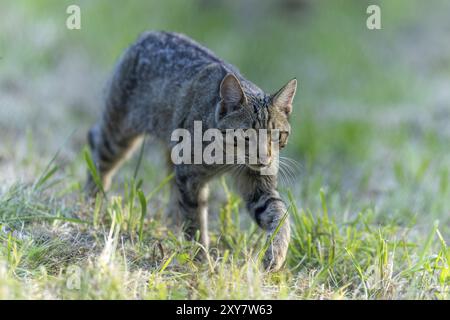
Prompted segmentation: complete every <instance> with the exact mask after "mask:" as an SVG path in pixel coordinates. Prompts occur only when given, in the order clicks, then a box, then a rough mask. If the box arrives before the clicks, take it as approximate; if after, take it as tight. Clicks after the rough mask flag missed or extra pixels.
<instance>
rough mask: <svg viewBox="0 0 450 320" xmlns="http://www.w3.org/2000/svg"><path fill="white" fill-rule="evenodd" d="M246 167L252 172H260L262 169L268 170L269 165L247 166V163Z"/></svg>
mask: <svg viewBox="0 0 450 320" xmlns="http://www.w3.org/2000/svg"><path fill="white" fill-rule="evenodd" d="M246 166H247V167H248V168H250V169H251V170H253V171H261V170H262V169H266V168H269V167H270V163H269V164H249V163H247V164H246Z"/></svg>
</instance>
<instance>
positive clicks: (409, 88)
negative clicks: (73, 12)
mask: <svg viewBox="0 0 450 320" xmlns="http://www.w3.org/2000/svg"><path fill="white" fill-rule="evenodd" d="M70 4H77V5H79V6H80V8H81V26H82V28H81V30H68V29H67V28H66V26H65V22H66V19H67V17H68V14H66V8H67V6H68V5H70ZM370 4H378V5H380V7H381V14H382V15H381V19H382V20H381V21H382V29H381V30H368V29H367V27H366V19H367V17H368V15H367V13H366V9H367V7H368V5H370ZM448 12H450V2H448V1H444V0H442V1H439V0H433V1H426V2H425V1H410V0H395V1H391V0H389V1H365V0H347V1H311V0H280V1H268V0H259V1H257V0H249V1H224V0H222V1H207V0H192V1H185V0H183V1H181V0H177V1H136V0H132V1H127V2H118V1H108V0H97V1H88V0H86V1H73V0H71V1H61V0H45V1H30V0H22V1H14V2H13V1H9V2H8V3H3V4H2V10H1V13H0V27H1V35H0V37H1V38H0V56H1V59H0V99H1V100H0V103H1V105H0V135H1V137H2V143H1V144H0V152H1V153H0V159H1V160H0V177H1V178H2V179H1V180H3V181H7V182H6V183H5V185H7V184H8V183H11V182H12V181H15V180H17V179H22V180H25V181H27V180H31V179H33V177H34V176H35V173H36V172H39V170H41V169H42V166H43V165H44V164H45V163H46V162H47V161H48V160H49V159H50V158H51V157H52V155H53V154H54V152H55V151H56V150H57V149H58V148H59V147H61V146H63V151H62V158H61V159H62V160H60V161H61V162H62V165H63V167H64V166H65V168H66V171H67V172H66V173H67V174H68V175H71V176H72V177H74V179H75V180H76V181H77V183H74V186H73V188H75V189H76V188H77V186H78V187H79V186H80V185H81V184H82V183H83V179H84V169H85V168H84V166H83V162H82V161H77V159H81V158H80V150H81V149H82V147H83V145H84V144H85V134H86V131H87V129H88V128H89V126H91V125H92V123H93V122H94V121H95V119H96V118H97V117H98V116H99V114H100V112H101V110H102V102H101V101H102V90H103V88H104V85H105V83H106V81H107V78H108V76H109V74H110V72H111V70H112V68H113V65H114V63H115V61H116V59H117V58H118V57H119V55H120V54H121V53H122V52H123V50H124V49H125V48H126V47H127V46H128V45H129V44H131V43H132V42H133V41H134V40H135V39H136V38H137V36H138V35H139V34H140V33H141V32H143V31H145V30H151V29H159V30H170V31H177V32H182V33H185V34H186V35H188V36H190V37H192V38H194V39H196V40H197V41H199V42H200V43H202V44H204V45H205V46H207V47H208V48H210V49H211V50H213V51H214V52H216V53H217V55H219V56H220V57H222V58H224V59H225V60H227V61H229V62H231V63H232V64H234V65H236V66H237V67H238V68H239V69H240V70H241V72H242V73H243V74H244V75H245V76H246V77H247V78H248V79H250V80H252V81H253V82H254V83H256V84H257V85H259V86H260V87H261V88H263V89H264V90H266V91H268V92H273V91H275V90H276V89H278V88H279V87H280V86H281V85H282V84H284V83H285V82H286V81H287V80H289V79H291V78H292V77H297V79H298V81H299V90H298V93H297V97H296V100H295V106H294V113H293V115H294V116H293V135H294V136H293V137H292V139H291V140H290V145H289V147H288V149H287V151H286V154H285V155H287V156H289V157H291V158H292V159H294V160H296V161H297V162H298V163H299V165H298V166H296V168H294V169H295V171H296V173H295V175H294V177H293V178H294V180H295V182H294V184H291V185H288V186H285V187H289V188H290V189H291V190H293V193H294V196H295V197H296V199H298V203H299V205H301V206H302V207H307V208H315V207H319V206H320V204H319V198H318V196H317V195H318V191H319V189H320V188H324V189H325V190H326V192H327V194H328V196H329V198H330V200H329V201H331V206H332V207H333V208H334V210H335V211H336V214H337V215H338V216H339V217H341V216H344V217H345V216H347V215H351V214H353V213H355V212H358V210H361V208H364V207H373V208H374V209H375V212H376V217H377V221H379V222H387V221H395V223H397V224H400V225H412V224H414V223H416V222H420V224H419V228H420V227H421V226H423V227H424V228H428V227H429V225H430V223H431V222H433V221H434V220H440V221H441V225H442V227H443V228H445V229H444V230H446V231H448V228H449V224H450V210H449V207H450V203H449V201H450V200H449V199H450V193H449V187H448V180H449V164H450V160H449V145H450V144H449V139H450V138H449V137H450V128H449V120H450V106H449V98H450V93H449V85H450V36H449V35H450V19H448ZM71 134H72V135H71ZM69 136H70V138H68V137H69ZM157 168H158V166H157V165H156V168H155V166H154V165H153V164H152V163H150V164H147V165H146V166H145V167H144V174H147V176H146V177H147V183H149V184H150V185H151V184H152V181H153V178H155V177H159V178H160V177H161V175H158V172H159V171H160V170H159V171H158V169H157ZM2 176H3V177H2ZM122 177H123V176H122ZM119 179H120V178H119ZM155 179H156V178H155ZM155 183H156V182H155ZM447 237H448V236H447Z"/></svg>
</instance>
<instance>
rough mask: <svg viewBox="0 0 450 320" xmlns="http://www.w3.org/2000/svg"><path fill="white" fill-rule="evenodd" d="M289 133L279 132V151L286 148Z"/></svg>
mask: <svg viewBox="0 0 450 320" xmlns="http://www.w3.org/2000/svg"><path fill="white" fill-rule="evenodd" d="M288 135H289V133H288V132H287V131H280V137H279V141H280V149H283V148H284V147H285V146H286V141H287V138H288Z"/></svg>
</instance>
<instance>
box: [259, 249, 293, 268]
mask: <svg viewBox="0 0 450 320" xmlns="http://www.w3.org/2000/svg"><path fill="white" fill-rule="evenodd" d="M286 254H287V245H286V246H284V245H274V244H271V245H270V246H269V248H268V249H267V251H266V253H265V255H264V258H263V261H262V262H263V266H264V269H265V270H266V271H268V272H276V271H278V270H280V269H281V267H282V266H283V263H284V261H285V260H286Z"/></svg>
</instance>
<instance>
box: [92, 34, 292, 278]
mask: <svg viewBox="0 0 450 320" xmlns="http://www.w3.org/2000/svg"><path fill="white" fill-rule="evenodd" d="M296 88H297V81H296V80H295V79H293V80H291V81H289V82H288V83H287V84H286V85H285V86H283V87H282V88H281V89H280V90H278V91H277V92H276V93H275V94H272V95H270V94H266V93H264V92H263V91H262V90H261V89H260V88H258V87H257V86H256V85H255V84H253V83H252V82H250V81H249V80H247V79H245V78H244V77H243V76H242V75H241V74H240V73H239V71H238V70H237V69H236V68H235V67H234V66H232V65H230V64H228V63H227V62H225V61H223V60H221V59H220V58H218V57H217V56H216V55H215V54H214V53H213V52H211V51H210V50H208V49H206V48H205V47H203V46H202V45H200V44H198V43H197V42H195V41H194V40H192V39H190V38H188V37H186V36H184V35H181V34H177V33H170V32H159V31H158V32H146V33H144V34H142V35H141V36H140V37H139V38H138V40H137V41H136V42H135V43H134V44H132V45H131V46H130V47H129V48H128V49H127V50H126V51H125V53H124V54H123V55H122V56H121V58H120V60H119V62H118V64H117V66H116V68H115V71H114V73H113V76H112V79H111V80H110V82H109V84H108V87H107V91H106V105H105V109H104V112H103V116H102V118H101V120H100V121H99V122H98V123H97V124H96V125H95V126H94V127H93V128H92V129H91V130H90V131H89V134H88V142H89V145H90V148H91V151H92V156H93V159H94V162H95V164H96V166H97V169H98V172H99V175H100V177H101V180H102V184H103V187H104V189H105V190H107V189H108V188H109V186H110V182H111V178H112V176H113V174H114V172H115V171H116V170H117V169H118V167H119V166H120V164H121V163H122V162H123V161H124V159H126V158H127V157H128V156H129V155H130V154H131V152H132V151H133V150H134V149H135V148H136V146H137V145H138V144H139V142H140V141H141V140H142V137H143V135H144V134H149V135H151V136H153V137H156V138H157V139H158V140H160V141H162V142H163V144H164V145H165V146H167V151H168V153H169V152H170V150H171V148H172V147H173V145H174V142H173V141H171V133H172V131H173V130H174V129H177V128H184V129H187V130H190V131H192V130H193V122H194V121H202V125H203V130H206V129H208V128H217V129H220V130H224V129H237V128H244V129H246V128H254V129H261V128H264V129H269V130H270V129H277V130H278V131H279V132H280V134H279V137H278V138H279V145H280V147H281V148H282V147H284V146H285V145H286V143H287V139H288V136H289V134H290V131H291V128H290V125H289V121H288V120H289V115H290V114H291V111H292V102H293V99H294V95H295V91H296ZM269 148H270V147H269ZM269 155H270V149H269ZM269 160H270V159H269ZM168 165H169V168H170V170H172V171H173V172H174V173H175V174H174V179H172V186H171V201H170V213H171V215H172V216H173V217H174V218H176V219H178V221H180V222H182V224H183V227H184V232H185V235H186V237H187V238H188V239H192V238H193V237H194V236H195V234H196V232H197V230H199V232H200V242H201V243H202V244H203V245H204V246H205V248H207V247H208V242H209V238H208V228H207V199H208V182H209V181H210V180H211V179H212V178H213V177H215V176H218V175H220V174H222V173H224V172H235V173H236V172H238V174H235V175H234V179H235V182H236V186H237V189H238V191H239V192H240V194H241V195H242V198H243V199H244V201H245V203H246V207H247V210H248V212H249V213H250V215H251V217H252V218H253V219H254V220H255V222H256V223H257V224H258V226H259V227H261V228H262V229H264V230H266V231H267V232H268V237H269V239H271V240H272V241H271V243H270V245H269V248H268V250H267V251H266V253H265V256H264V258H263V264H264V267H265V268H266V269H267V270H269V271H275V270H278V269H280V267H281V266H282V264H283V262H284V260H285V258H286V252H287V249H288V244H289V238H290V227H289V221H288V219H286V221H285V222H284V223H280V221H281V219H282V217H283V216H284V215H285V213H286V210H287V208H286V205H285V203H284V201H283V200H282V199H281V197H280V195H279V193H278V191H277V189H276V188H277V174H273V175H261V174H260V169H261V168H262V167H264V165H256V166H255V165H250V164H248V165H247V164H244V165H235V166H233V165H215V164H210V165H206V164H177V165H174V164H173V162H171V161H169V162H168ZM236 168H238V170H237V171H236ZM86 189H87V191H88V193H89V194H91V195H92V194H95V193H96V192H97V191H98V190H97V186H96V184H95V183H94V180H93V178H92V177H91V176H90V175H88V181H87V184H86ZM279 225H280V227H279V228H278V230H277V232H276V233H275V236H272V235H273V234H274V232H275V231H276V229H277V227H278V226H279Z"/></svg>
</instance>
